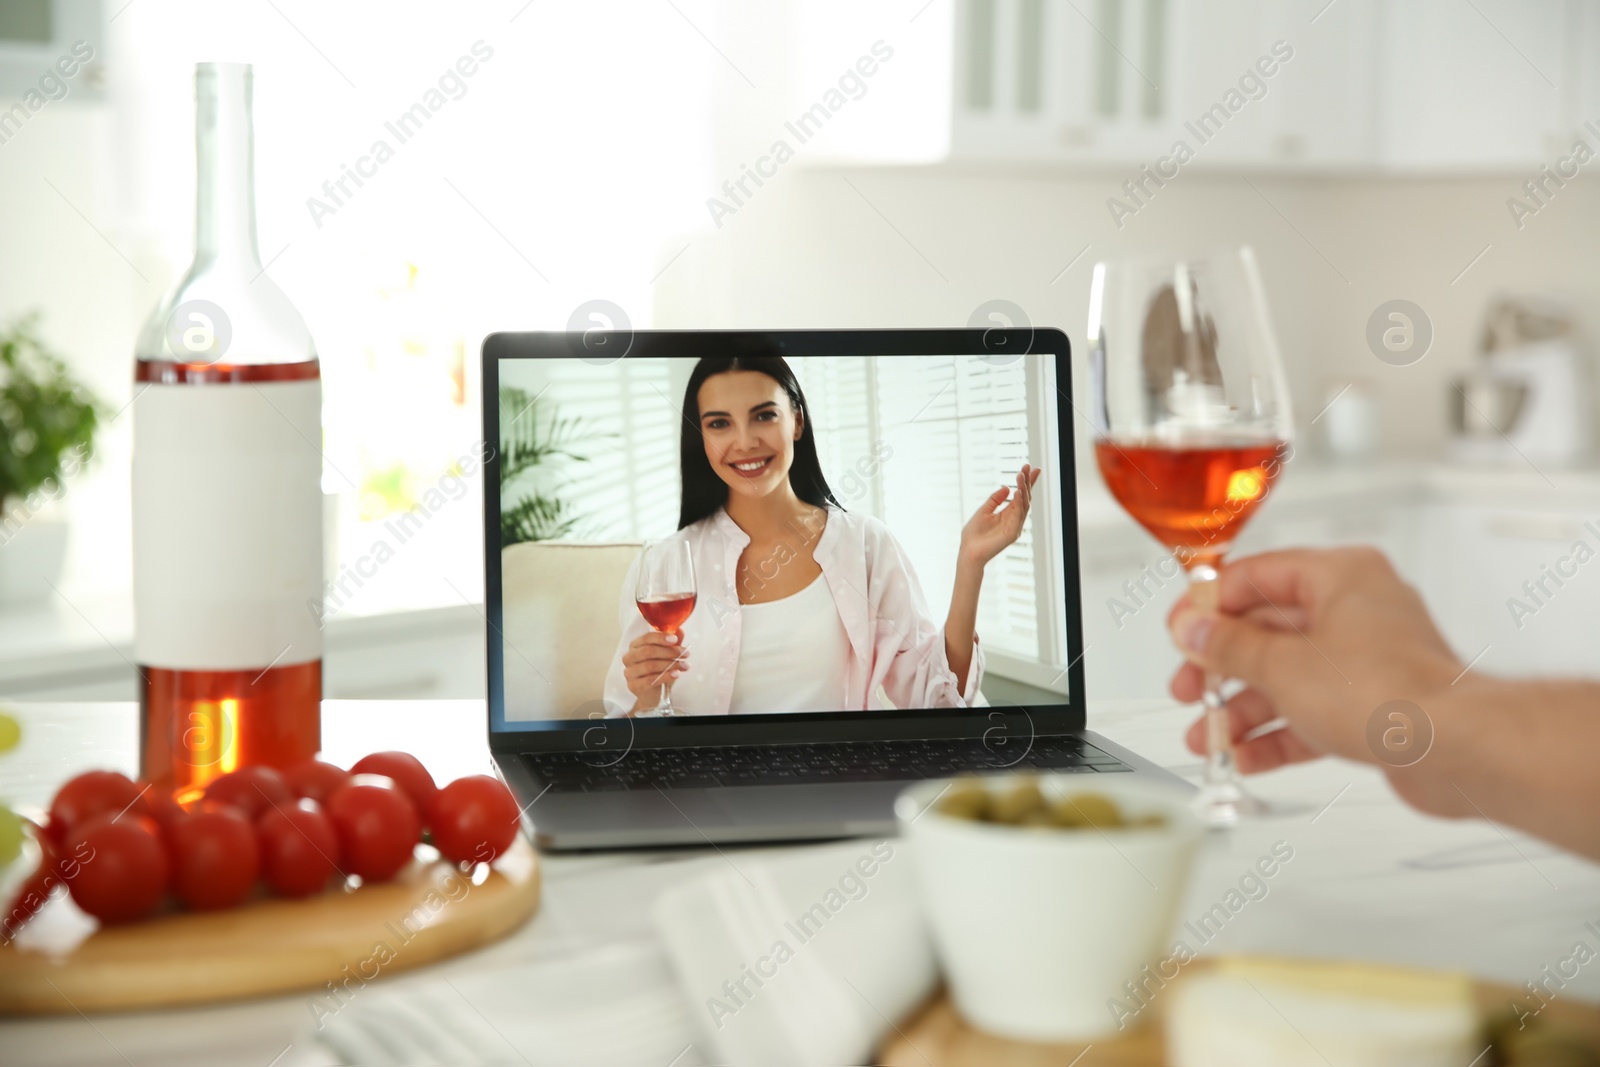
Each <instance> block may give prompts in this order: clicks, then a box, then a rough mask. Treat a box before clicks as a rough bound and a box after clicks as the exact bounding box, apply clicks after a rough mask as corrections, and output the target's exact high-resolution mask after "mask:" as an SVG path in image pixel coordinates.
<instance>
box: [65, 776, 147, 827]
mask: <svg viewBox="0 0 1600 1067" xmlns="http://www.w3.org/2000/svg"><path fill="white" fill-rule="evenodd" d="M141 790H142V787H140V786H137V785H135V784H134V783H133V781H132V780H131V779H130V778H129V777H128V776H127V775H125V774H118V773H117V772H116V771H88V772H87V773H84V774H80V775H78V776H77V777H76V778H73V779H72V780H70V781H69V782H67V784H66V785H64V786H62V787H61V789H60V791H59V792H57V793H56V797H55V799H54V800H52V801H51V802H50V824H49V826H48V827H47V829H48V831H49V833H50V836H51V837H53V838H55V839H56V841H58V842H61V841H65V840H66V839H67V838H68V837H70V836H72V832H73V831H74V830H76V829H77V828H78V827H80V826H86V825H88V824H89V822H90V821H91V820H93V819H95V818H97V817H99V816H101V815H120V814H121V813H122V812H123V811H127V812H128V814H130V815H143V814H145V811H146V809H145V802H144V797H143V796H141V795H140V794H141ZM145 795H148V794H145Z"/></svg>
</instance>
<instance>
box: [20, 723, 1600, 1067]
mask: <svg viewBox="0 0 1600 1067" xmlns="http://www.w3.org/2000/svg"><path fill="white" fill-rule="evenodd" d="M8 710H11V711H14V712H15V713H16V714H17V715H18V717H19V718H20V719H21V720H22V722H23V725H24V730H25V736H24V741H23V744H22V745H21V747H20V748H19V749H17V750H16V751H14V752H12V753H9V754H7V755H6V756H3V757H0V796H5V797H7V798H9V799H10V800H12V801H15V802H19V803H36V804H43V803H45V802H46V801H48V799H49V796H50V794H51V793H52V791H53V790H54V788H55V787H56V786H57V785H58V784H59V783H60V782H61V781H62V780H64V779H65V778H67V777H69V776H70V775H72V774H74V773H76V772H78V771H80V770H84V769H87V768H91V767H109V768H116V769H122V770H125V771H127V772H129V773H130V774H131V773H133V772H134V771H136V769H137V743H136V726H137V709H136V708H135V707H134V706H132V705H128V704H24V705H16V706H13V707H11V708H8ZM1191 714H1192V712H1191V711H1190V710H1189V709H1185V708H1179V707H1175V706H1173V705H1171V704H1170V703H1161V702H1150V701H1142V702H1124V703H1117V704H1107V705H1104V706H1099V707H1094V708H1091V711H1090V718H1089V722H1090V726H1091V728H1093V729H1096V730H1098V731H1100V732H1102V733H1104V734H1105V735H1106V736H1108V737H1110V738H1112V739H1113V740H1115V741H1118V742H1120V743H1122V744H1124V745H1127V746H1128V747H1130V748H1133V749H1135V750H1136V751H1139V752H1141V753H1143V754H1145V755H1146V756H1148V757H1150V758H1151V759H1153V760H1155V761H1156V762H1158V763H1161V764H1163V765H1166V766H1168V767H1171V768H1172V769H1174V770H1176V771H1178V773H1180V774H1184V775H1186V776H1191V777H1192V776H1193V775H1194V774H1195V773H1196V772H1197V771H1198V769H1199V768H1198V764H1197V763H1196V761H1195V759H1194V757H1193V756H1191V755H1190V754H1189V753H1187V752H1186V751H1185V750H1184V749H1183V747H1182V744H1181V741H1180V736H1181V729H1182V727H1183V726H1184V724H1186V723H1187V721H1188V719H1189V718H1190V716H1191ZM323 720H324V743H325V745H326V750H327V754H328V757H329V758H330V759H333V760H335V761H337V762H340V763H348V762H350V761H353V760H354V759H356V758H358V757H359V756H360V755H362V754H364V753H366V752H368V751H373V750H376V749H383V748H403V749H407V750H410V751H413V752H415V753H416V754H417V755H418V756H419V757H420V758H421V759H422V760H423V761H424V762H425V763H426V764H428V766H429V769H430V770H432V771H433V773H434V774H435V776H436V777H438V778H440V779H441V780H443V779H449V778H454V777H456V776H459V775H462V774H470V773H477V772H481V771H483V770H485V768H486V767H487V764H488V754H487V749H486V747H485V745H484V740H483V737H484V727H483V722H484V711H483V705H482V703H481V702H477V701H360V702H356V701H348V702H340V701H329V702H327V703H326V704H325V705H324V716H323ZM1255 783H1256V787H1257V789H1258V791H1259V792H1260V793H1261V794H1262V795H1263V796H1265V797H1267V798H1269V799H1273V800H1279V801H1286V802H1293V803H1297V804H1299V805H1301V806H1302V811H1301V813H1300V814H1298V815H1296V816H1293V817H1285V818H1282V819H1275V820H1269V821H1266V822H1262V823H1260V824H1257V825H1254V826H1248V827H1245V828H1241V829H1239V830H1236V831H1233V832H1231V833H1227V834H1217V835H1213V836H1212V838H1211V839H1210V840H1209V842H1208V845H1207V847H1206V850H1205V852H1204V855H1203V857H1202V859H1201V861H1200V863H1199V865H1198V867H1197V869H1196V872H1195V878H1194V882H1193V885H1192V886H1191V888H1190V892H1189V896H1188V899H1187V900H1186V902H1185V904H1184V908H1183V912H1182V915H1183V917H1184V918H1198V917H1199V916H1200V915H1201V914H1203V913H1205V912H1206V911H1208V910H1209V909H1210V908H1211V907H1212V905H1213V904H1216V903H1219V902H1220V901H1221V900H1222V897H1223V894H1224V893H1225V892H1226V891H1227V890H1228V888H1229V887H1230V886H1233V885H1235V884H1236V883H1237V882H1238V880H1239V878H1240V877H1241V875H1243V874H1244V873H1245V871H1246V870H1247V868H1249V867H1250V866H1251V865H1252V864H1253V863H1254V862H1255V860H1256V858H1257V857H1259V856H1261V855H1263V854H1265V853H1266V852H1267V851H1268V850H1269V849H1270V848H1271V847H1272V845H1273V844H1274V843H1275V842H1278V841H1283V842H1286V843H1287V844H1288V845H1289V846H1290V847H1292V848H1293V849H1294V858H1293V859H1292V860H1291V861H1290V862H1288V863H1287V864H1286V865H1284V866H1283V868H1282V869H1281V870H1280V871H1279V872H1278V873H1277V875H1276V876H1275V877H1273V878H1272V879H1271V880H1270V881H1269V882H1268V889H1269V891H1268V894H1267V896H1266V897H1264V898H1263V899H1261V900H1259V901H1256V902H1252V903H1249V904H1248V905H1246V906H1245V907H1244V908H1243V909H1242V910H1240V911H1239V912H1238V913H1237V914H1236V915H1235V916H1234V917H1233V918H1232V919H1231V920H1230V922H1229V923H1228V924H1227V926H1226V927H1225V928H1224V929H1223V931H1222V932H1221V934H1220V935H1219V936H1217V937H1216V938H1215V939H1214V940H1212V941H1211V942H1210V943H1209V944H1207V945H1205V946H1204V949H1203V951H1204V952H1206V953H1216V952H1238V951H1270V952H1275V953H1286V954H1303V955H1313V956H1328V957H1345V958H1363V959H1372V960H1385V961H1390V962H1397V963H1408V964H1417V965H1424V966H1430V967H1445V968H1455V969H1460V970H1463V971H1467V972H1470V973H1472V974H1474V975H1478V976H1480V977H1484V978H1490V979H1495V980H1498V981H1501V982H1505V983H1507V984H1510V985H1515V986H1521V985H1522V984H1523V983H1524V982H1528V981H1534V980H1538V979H1540V978H1541V977H1542V975H1541V971H1542V969H1543V968H1545V967H1546V966H1547V965H1548V966H1553V965H1555V964H1556V962H1557V961H1558V960H1560V959H1562V958H1564V957H1567V956H1568V955H1569V954H1570V953H1571V951H1572V947H1573V945H1574V944H1575V943H1577V942H1579V941H1587V942H1588V943H1589V944H1590V945H1591V947H1595V946H1596V941H1597V939H1596V937H1595V936H1594V935H1593V934H1590V933H1589V932H1588V931H1587V930H1586V929H1585V928H1584V924H1585V923H1586V922H1591V921H1600V866H1597V865H1595V864H1592V863H1590V862H1588V861H1585V860H1581V859H1578V858H1576V857H1573V856H1570V855H1566V854H1564V853H1561V852H1559V851H1558V850H1556V849H1554V848H1551V847H1550V846H1547V845H1545V844H1543V843H1541V842H1538V841H1535V840H1532V839H1529V838H1528V837H1526V836H1525V835H1522V834H1519V833H1517V832H1515V831H1512V830H1505V829H1501V828H1498V827H1496V826H1493V825H1490V824H1486V823H1480V822H1450V821H1445V820H1439V819H1432V818H1429V817H1426V816H1423V815H1419V814H1417V813H1415V812H1413V811H1411V810H1410V809H1408V808H1406V807H1405V806H1404V805H1402V804H1401V803H1400V801H1399V800H1398V799H1397V798H1396V797H1395V796H1394V794H1393V792H1392V791H1391V790H1390V789H1389V787H1388V785H1387V783H1386V782H1385V781H1384V779H1383V778H1382V777H1381V776H1380V775H1379V774H1377V773H1376V772H1374V771H1372V770H1370V769H1366V768H1362V767H1356V766H1353V765H1349V764H1344V763H1335V762H1331V761H1325V762H1322V763H1319V764H1314V765H1309V766H1304V767H1299V768H1293V769H1289V770H1285V771H1280V772H1276V773H1274V774H1272V775H1267V776H1264V777H1260V778H1257V779H1255ZM775 851H777V850H775V849H742V850H738V852H737V853H736V854H737V855H740V856H748V857H751V858H752V859H754V858H755V857H756V856H758V855H760V854H762V853H771V852H775ZM723 862H725V861H724V860H723V858H722V857H720V856H719V855H718V854H717V853H716V852H714V851H711V850H685V851H672V852H650V853H629V854H605V855H586V856H577V857H562V856H550V857H546V858H545V860H544V865H545V866H544V877H545V883H544V902H543V905H542V907H541V909H540V912H539V914H538V915H537V916H536V918H535V919H534V920H533V921H532V922H531V923H529V924H528V925H527V926H526V927H524V928H523V929H522V930H521V931H519V932H518V933H517V934H515V935H514V936H512V937H510V938H508V939H507V940H505V941H503V942H501V943H499V944H497V945H494V946H491V947H490V948H487V949H485V950H482V951H480V952H476V953H473V954H470V955H467V956H463V957H458V958H456V959H454V960H451V961H448V962H445V963H442V964H439V965H436V966H434V967H430V968H424V969H423V970H420V971H415V972H408V974H410V975H415V976H420V975H428V976H437V975H447V976H448V975H456V976H460V975H464V974H470V973H472V972H474V971H475V970H481V969H483V968H486V967H497V966H504V965H507V964H515V963H520V962H530V963H531V962H539V961H560V960H563V959H572V958H577V957H580V956H584V955H586V954H592V953H595V952H597V951H599V950H602V949H604V948H606V947H608V946H633V945H639V944H641V943H649V942H653V941H654V940H655V936H654V933H653V931H652V929H651V926H650V922H649V918H648V905H649V903H650V901H651V900H652V899H653V898H654V896H655V894H656V893H657V892H659V891H660V890H661V889H662V888H664V887H666V886H669V885H672V884H674V883H675V882H678V881H680V880H682V879H685V878H689V877H693V876H695V875H696V874H698V873H700V872H702V871H703V870H705V869H707V868H708V866H709V865H714V864H720V863H723ZM1191 944H1193V942H1191ZM407 980H409V979H408V977H407V975H405V974H402V975H399V976H396V977H395V978H394V979H392V980H391V981H394V982H404V981H407ZM1560 995H1561V996H1564V997H1565V996H1571V997H1575V998H1577V997H1582V998H1586V999H1591V1000H1594V999H1600V967H1593V966H1591V967H1587V968H1584V969H1583V970H1581V971H1580V972H1579V974H1578V977H1577V978H1576V979H1574V980H1572V981H1570V982H1568V983H1567V985H1566V987H1565V988H1564V989H1562V990H1561V994H1560ZM526 1010H527V1011H529V1012H538V1011H539V1005H538V1004H537V1003H530V1004H528V1005H527V1006H526ZM485 1025H492V1024H490V1023H488V1022H487V1021H486V1024H485ZM314 1028H315V1019H314V1015H313V1013H312V1011H311V1008H310V1000H309V998H308V997H307V996H304V995H300V996H284V997H274V998H271V999H263V1000H256V1001H248V1002H242V1003H237V1004H229V1005H223V1006H219V1007H212V1008H203V1009H197V1010H178V1011H164V1012H139V1013H128V1014H117V1015H95V1016H83V1015H79V1014H70V1015H62V1016H57V1017H52V1018H43V1019H23V1020H8V1021H4V1022H0V1062H3V1063H4V1064H6V1065H8V1067H20V1065H23V1064H52V1065H58V1064H88V1063H106V1064H129V1065H137V1067H145V1065H146V1064H150V1065H157V1064H160V1065H164V1067H178V1065H184V1064H191V1063H192V1064H219V1063H228V1064H246V1065H259V1067H269V1065H272V1067H292V1065H306V1064H329V1063H335V1062H337V1061H336V1060H334V1059H333V1058H331V1056H330V1054H329V1053H328V1052H327V1050H326V1049H325V1048H323V1047H322V1046H321V1045H319V1044H318V1043H317V1042H316V1041H315V1040H314ZM528 1052H529V1053H530V1058H532V1059H534V1060H537V1059H539V1057H538V1055H537V1052H536V1051H535V1050H528ZM510 1062H519V1060H517V1059H512V1060H511V1061H510ZM698 1062H703V1061H702V1060H701V1059H700V1057H699V1053H698V1050H690V1051H688V1052H686V1054H685V1055H683V1056H682V1057H681V1058H680V1059H679V1060H678V1063H679V1065H680V1067H681V1065H683V1064H688V1063H698Z"/></svg>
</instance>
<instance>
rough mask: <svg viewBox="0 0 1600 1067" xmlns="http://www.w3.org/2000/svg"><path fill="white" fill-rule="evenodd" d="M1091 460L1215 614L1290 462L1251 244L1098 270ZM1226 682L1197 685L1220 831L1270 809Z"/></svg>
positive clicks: (1209, 677) (1207, 811) (1213, 676)
mask: <svg viewBox="0 0 1600 1067" xmlns="http://www.w3.org/2000/svg"><path fill="white" fill-rule="evenodd" d="M1089 335H1090V340H1091V343H1092V344H1093V346H1094V348H1093V352H1092V354H1091V357H1090V359H1091V370H1092V375H1093V392H1094V396H1093V402H1094V404H1095V431H1096V438H1097V440H1096V442H1095V458H1096V460H1097V461H1098V463H1099V466H1100V473H1101V475H1102V476H1103V477H1104V478H1105V481H1106V486H1107V488H1108V489H1110V491H1111V495H1112V496H1114V497H1115V498H1116V499H1117V502H1118V503H1120V504H1121V505H1122V506H1123V508H1125V509H1126V510H1127V512H1128V514H1129V515H1131V516H1132V517H1133V518H1134V520H1135V521H1137V522H1138V523H1139V524H1140V525H1141V526H1143V527H1144V528H1145V529H1146V530H1148V531H1149V532H1150V533H1151V534H1152V535H1154V536H1155V537H1156V538H1157V539H1158V540H1159V541H1161V542H1162V543H1163V544H1164V545H1166V546H1167V547H1168V548H1170V549H1172V551H1173V554H1174V556H1175V557H1176V559H1177V560H1178V562H1179V563H1180V564H1182V565H1183V567H1184V569H1185V570H1186V571H1187V572H1188V574H1189V581H1190V592H1189V599H1190V601H1191V602H1192V603H1193V604H1194V605H1196V606H1197V607H1200V608H1203V609H1215V607H1216V604H1217V578H1218V575H1219V573H1220V567H1221V566H1222V560H1223V557H1224V556H1225V555H1226V554H1227V551H1228V549H1229V548H1230V547H1231V545H1232V543H1233V539H1234V538H1235V537H1236V536H1237V535H1238V533H1239V528H1240V527H1241V526H1242V525H1243V524H1244V522H1245V521H1246V520H1247V519H1248V518H1249V517H1250V515H1251V514H1253V513H1254V512H1255V510H1256V509H1257V508H1258V507H1259V506H1260V505H1261V502H1262V501H1263V500H1265V499H1266V496H1267V493H1268V490H1269V489H1270V488H1271V485H1272V482H1273V480H1274V479H1275V478H1276V477H1277V476H1278V474H1279V473H1280V471H1281V470H1282V467H1283V463H1284V462H1285V461H1286V460H1287V459H1288V457H1289V456H1290V455H1291V454H1292V453H1291V452H1290V450H1289V447H1288V442H1289V430H1290V414H1289V395H1288V388H1287V385H1286V383H1285V381H1284V375H1283V367H1282V364H1281V362H1280V361H1279V359H1278V346H1277V339H1276V337H1275V336H1274V334H1273V330H1272V323H1271V319H1270V317H1269V315H1268V312H1267V306H1266V296H1265V293H1264V292H1263V290H1262V286H1261V278H1260V274H1259V271H1258V270H1257V267H1256V261H1255V255H1254V254H1253V253H1252V252H1251V251H1250V249H1248V248H1242V249H1237V250H1233V251H1229V252H1224V253H1220V254H1217V255H1214V256H1210V257H1208V258H1205V259H1202V260H1197V261H1192V262H1172V261H1169V260H1149V261H1135V262H1126V263H1099V264H1096V265H1095V269H1094V283H1093V289H1092V291H1091V293H1090V298H1089ZM1222 684H1223V678H1222V677H1221V675H1220V674H1218V673H1216V672H1207V673H1206V674H1205V677H1204V685H1203V687H1202V688H1203V692H1202V696H1201V698H1202V703H1203V704H1204V705H1205V708H1206V724H1207V728H1206V734H1207V746H1206V748H1207V756H1208V759H1207V765H1206V780H1205V786H1204V788H1203V789H1202V791H1201V795H1200V798H1199V801H1198V805H1197V806H1198V808H1199V811H1200V813H1201V815H1202V816H1203V817H1204V818H1205V819H1206V820H1207V821H1208V822H1210V823H1211V824H1212V825H1219V826H1226V825H1231V824H1232V823H1235V822H1237V821H1238V820H1239V819H1240V818H1241V817H1243V816H1246V815H1257V814H1264V813H1265V812H1266V807H1265V805H1263V804H1262V803H1261V802H1260V801H1258V800H1256V799H1255V798H1254V797H1252V796H1250V795H1249V794H1248V793H1246V792H1245V790H1244V788H1243V786H1242V785H1241V783H1240V781H1239V775H1238V770H1237V768H1236V767H1235V764H1234V758H1233V744H1232V736H1231V733H1230V730H1229V725H1228V713H1227V708H1226V706H1225V704H1224V702H1223V698H1222V691H1221V690H1222Z"/></svg>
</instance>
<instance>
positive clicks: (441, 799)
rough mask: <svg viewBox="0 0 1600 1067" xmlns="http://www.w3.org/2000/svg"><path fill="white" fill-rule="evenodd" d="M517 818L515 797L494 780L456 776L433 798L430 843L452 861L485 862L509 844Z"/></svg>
mask: <svg viewBox="0 0 1600 1067" xmlns="http://www.w3.org/2000/svg"><path fill="white" fill-rule="evenodd" d="M521 817H522V813H521V812H520V811H519V810H518V809H517V801H516V798H515V797H513V796H512V795H511V790H509V789H507V788H506V787H505V786H504V785H501V784H500V782H499V780H498V779H495V778H491V777H489V776H488V775H486V774H474V775H472V776H471V777H468V778H458V779H456V780H455V781H453V782H451V783H450V784H449V785H447V786H445V787H444V788H443V789H441V790H439V795H438V796H436V797H435V798H434V800H433V813H432V820H431V822H430V826H431V827H432V830H433V845H434V847H435V848H437V849H438V850H439V852H440V853H441V854H442V855H443V856H444V857H445V859H447V860H449V861H450V862H452V863H468V862H477V861H482V862H485V863H487V862H489V861H491V860H493V859H494V858H495V857H496V856H499V855H500V854H501V853H503V852H504V851H505V850H506V849H508V848H510V847H511V842H512V841H514V840H516V836H517V824H518V822H520V821H521Z"/></svg>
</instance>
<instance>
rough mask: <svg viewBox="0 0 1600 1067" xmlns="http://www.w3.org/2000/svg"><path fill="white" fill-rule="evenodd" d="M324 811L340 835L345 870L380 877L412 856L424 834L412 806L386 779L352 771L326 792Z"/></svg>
mask: <svg viewBox="0 0 1600 1067" xmlns="http://www.w3.org/2000/svg"><path fill="white" fill-rule="evenodd" d="M328 817H329V818H330V819H332V820H333V828H334V831H335V832H336V833H337V834H338V835H339V854H340V855H341V856H342V857H343V858H344V870H345V873H346V874H356V875H360V876H361V879H362V880H363V881H367V882H384V881H388V880H389V879H390V878H393V877H394V876H395V875H396V874H398V873H399V872H400V869H401V868H402V867H404V866H405V865H406V864H407V863H408V862H410V860H411V852H412V849H414V848H415V847H416V844H417V842H418V841H420V840H421V839H422V820H421V819H419V818H417V809H416V806H415V805H413V804H412V803H411V800H410V798H408V797H407V796H406V795H405V794H404V793H402V792H401V791H400V790H399V789H398V788H396V787H395V786H394V785H392V784H391V783H390V782H389V780H387V779H384V778H379V777H377V776H376V775H366V774H362V775H356V776H355V777H354V778H353V779H352V780H351V782H350V784H349V785H347V786H345V787H343V788H342V789H339V790H338V791H337V792H335V793H334V794H333V796H331V797H329V798H328Z"/></svg>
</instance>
